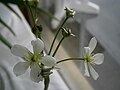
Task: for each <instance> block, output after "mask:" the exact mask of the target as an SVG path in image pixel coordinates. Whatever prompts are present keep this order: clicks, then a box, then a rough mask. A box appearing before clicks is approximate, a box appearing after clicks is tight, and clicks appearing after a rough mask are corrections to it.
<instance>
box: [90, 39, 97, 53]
mask: <svg viewBox="0 0 120 90" xmlns="http://www.w3.org/2000/svg"><path fill="white" fill-rule="evenodd" d="M96 45H97V40H96V38H95V37H93V38H92V39H91V40H90V42H89V48H90V53H92V52H93V50H94V49H95V47H96Z"/></svg>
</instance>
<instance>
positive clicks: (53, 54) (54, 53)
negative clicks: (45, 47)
mask: <svg viewBox="0 0 120 90" xmlns="http://www.w3.org/2000/svg"><path fill="white" fill-rule="evenodd" d="M64 39H65V38H64V37H62V38H61V40H60V42H59V43H58V45H57V47H56V49H55V51H54V53H53V55H52V56H53V57H54V56H55V54H56V52H57V51H58V49H59V47H60V45H61V43H62V41H63V40H64Z"/></svg>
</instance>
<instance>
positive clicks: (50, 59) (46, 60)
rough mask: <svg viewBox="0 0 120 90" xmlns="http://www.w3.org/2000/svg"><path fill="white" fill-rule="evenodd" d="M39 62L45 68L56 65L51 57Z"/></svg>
mask: <svg viewBox="0 0 120 90" xmlns="http://www.w3.org/2000/svg"><path fill="white" fill-rule="evenodd" d="M41 62H42V63H43V64H44V65H46V66H55V65H56V59H55V58H54V57H52V56H45V57H43V58H42V60H41Z"/></svg>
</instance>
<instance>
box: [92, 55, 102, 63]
mask: <svg viewBox="0 0 120 90" xmlns="http://www.w3.org/2000/svg"><path fill="white" fill-rule="evenodd" d="M93 57H94V60H95V61H94V63H95V64H102V63H103V62H104V54H102V53H97V54H95V55H94V56H93Z"/></svg>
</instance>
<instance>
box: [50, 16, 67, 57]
mask: <svg viewBox="0 0 120 90" xmlns="http://www.w3.org/2000/svg"><path fill="white" fill-rule="evenodd" d="M68 18H69V17H66V18H65V20H64V21H63V23H62V24H61V26H60V28H59V29H58V31H57V33H56V35H55V37H54V39H53V41H52V44H51V47H50V50H49V53H48V55H50V54H51V51H52V48H53V45H54V43H55V40H56V38H57V36H58V34H59V32H60V30H61V28H62V27H63V25H64V24H65V22H66V21H67V19H68Z"/></svg>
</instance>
